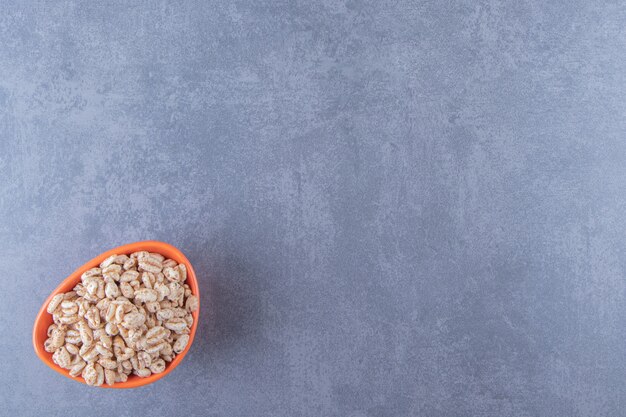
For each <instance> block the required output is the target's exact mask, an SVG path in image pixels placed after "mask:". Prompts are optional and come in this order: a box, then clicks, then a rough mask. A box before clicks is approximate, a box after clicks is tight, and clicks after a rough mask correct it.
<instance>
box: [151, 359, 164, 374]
mask: <svg viewBox="0 0 626 417" xmlns="http://www.w3.org/2000/svg"><path fill="white" fill-rule="evenodd" d="M150 371H151V372H152V373H153V374H160V373H161V372H163V371H165V361H164V360H163V359H157V360H156V361H154V363H152V364H151V365H150Z"/></svg>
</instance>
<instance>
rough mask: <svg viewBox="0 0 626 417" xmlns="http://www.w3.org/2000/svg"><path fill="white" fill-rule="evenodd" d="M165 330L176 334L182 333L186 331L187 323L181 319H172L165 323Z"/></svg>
mask: <svg viewBox="0 0 626 417" xmlns="http://www.w3.org/2000/svg"><path fill="white" fill-rule="evenodd" d="M164 326H165V328H166V329H170V330H172V331H174V332H176V333H179V334H180V333H183V332H184V331H185V330H186V329H187V322H186V321H185V319H183V318H179V317H174V318H173V319H170V320H168V321H166V322H165V324H164Z"/></svg>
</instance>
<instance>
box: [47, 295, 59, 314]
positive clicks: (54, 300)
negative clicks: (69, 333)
mask: <svg viewBox="0 0 626 417" xmlns="http://www.w3.org/2000/svg"><path fill="white" fill-rule="evenodd" d="M62 301H63V294H57V295H55V296H54V297H52V300H50V303H49V304H48V308H47V310H46V311H47V312H48V313H49V314H52V313H54V311H55V310H56V309H57V307H58V306H59V305H61V302H62Z"/></svg>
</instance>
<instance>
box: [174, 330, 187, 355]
mask: <svg viewBox="0 0 626 417" xmlns="http://www.w3.org/2000/svg"><path fill="white" fill-rule="evenodd" d="M187 343H189V335H188V334H183V335H181V336H180V337H179V338H178V340H176V343H174V347H173V349H174V352H176V353H177V354H178V353H180V352H182V351H183V350H185V348H186V347H187Z"/></svg>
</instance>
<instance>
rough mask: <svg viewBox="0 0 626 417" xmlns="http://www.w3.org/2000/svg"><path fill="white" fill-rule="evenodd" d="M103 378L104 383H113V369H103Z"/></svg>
mask: <svg viewBox="0 0 626 417" xmlns="http://www.w3.org/2000/svg"><path fill="white" fill-rule="evenodd" d="M104 380H105V381H106V384H107V385H109V386H111V385H113V384H115V371H113V370H111V369H105V370H104Z"/></svg>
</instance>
